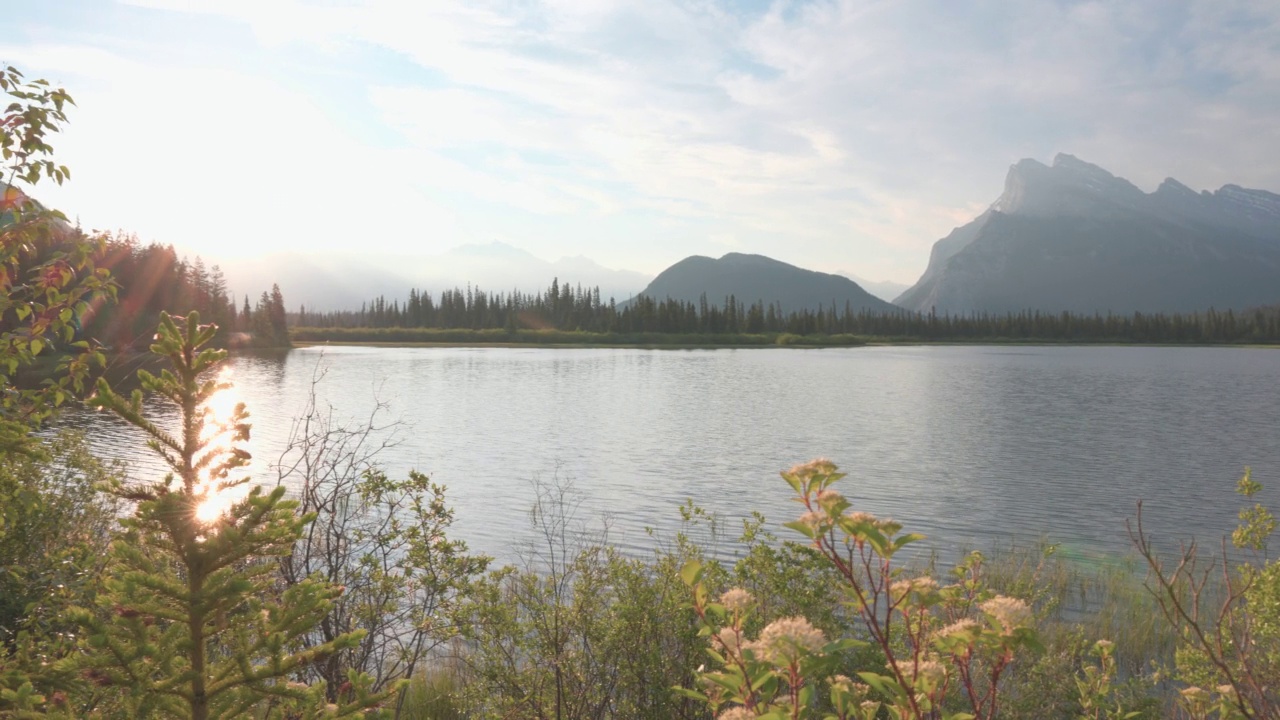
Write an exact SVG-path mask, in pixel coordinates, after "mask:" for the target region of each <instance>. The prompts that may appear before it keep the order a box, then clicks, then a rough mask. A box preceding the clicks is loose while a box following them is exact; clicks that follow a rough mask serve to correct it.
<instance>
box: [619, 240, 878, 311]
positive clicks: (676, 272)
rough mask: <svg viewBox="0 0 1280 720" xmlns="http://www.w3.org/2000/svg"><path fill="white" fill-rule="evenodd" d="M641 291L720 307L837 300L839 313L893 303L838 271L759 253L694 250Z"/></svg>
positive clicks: (822, 304) (820, 304) (816, 304)
mask: <svg viewBox="0 0 1280 720" xmlns="http://www.w3.org/2000/svg"><path fill="white" fill-rule="evenodd" d="M640 294H641V295H645V296H647V297H650V298H653V299H654V300H658V301H662V300H665V299H667V298H672V299H675V300H683V301H686V302H694V303H696V302H699V300H700V299H701V297H702V296H703V295H704V294H705V295H706V297H707V302H708V303H710V304H712V305H719V306H723V305H724V301H725V298H727V297H729V296H730V295H732V296H734V298H735V299H736V300H737V302H738V303H741V304H745V305H751V304H753V303H755V302H757V301H764V304H765V305H770V304H773V303H778V304H780V305H781V306H782V311H783V312H784V313H790V312H793V311H797V310H801V309H805V308H808V309H810V310H816V309H818V308H829V307H831V305H832V303H834V304H835V306H836V309H837V310H838V311H841V312H843V311H844V308H845V304H846V303H848V304H849V305H850V306H851V307H852V308H853V310H854V312H857V311H858V310H862V309H866V310H869V311H872V312H893V311H896V310H898V308H895V307H894V306H893V305H890V304H889V303H887V302H885V301H883V300H881V299H879V298H877V297H874V296H872V295H871V294H870V293H868V292H867V291H866V290H863V289H862V288H861V287H859V286H858V284H857V283H855V282H854V281H852V280H850V279H849V278H847V277H844V276H842V275H831V274H829V273H822V272H815V271H813V270H805V269H803V268H798V267H796V266H795V265H788V264H787V263H784V262H780V261H778V260H774V259H772V258H767V257H765V256H763V255H745V254H743V253H729V254H728V255H725V256H724V257H722V258H720V259H719V260H716V259H713V258H709V257H704V256H702V255H693V256H690V257H687V258H685V259H684V260H681V261H680V262H678V263H676V264H675V265H672V266H671V267H669V268H667V269H666V270H663V271H662V272H660V273H658V276H657V277H656V278H654V279H653V282H651V283H649V286H648V287H646V288H645V289H644V290H642V291H641V292H640Z"/></svg>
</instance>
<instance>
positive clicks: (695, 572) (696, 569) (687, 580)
mask: <svg viewBox="0 0 1280 720" xmlns="http://www.w3.org/2000/svg"><path fill="white" fill-rule="evenodd" d="M680 579H681V580H683V581H684V584H685V585H688V586H689V587H693V586H694V584H696V583H697V582H698V581H699V580H701V579H702V563H700V562H698V561H697V560H690V561H689V562H687V563H685V564H684V567H682V568H680Z"/></svg>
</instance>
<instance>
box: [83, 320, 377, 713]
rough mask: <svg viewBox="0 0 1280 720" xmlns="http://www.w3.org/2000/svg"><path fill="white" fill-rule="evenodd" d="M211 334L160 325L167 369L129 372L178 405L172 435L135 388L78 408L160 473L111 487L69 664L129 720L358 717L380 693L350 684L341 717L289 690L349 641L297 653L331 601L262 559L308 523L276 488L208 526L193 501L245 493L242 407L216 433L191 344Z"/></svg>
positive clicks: (302, 689)
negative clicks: (80, 650)
mask: <svg viewBox="0 0 1280 720" xmlns="http://www.w3.org/2000/svg"><path fill="white" fill-rule="evenodd" d="M215 332H216V328H215V327H214V326H212V325H200V324H199V315H198V314H197V313H195V312H193V313H191V314H190V315H188V316H187V318H186V319H185V320H178V321H175V320H173V319H172V318H170V317H169V316H168V315H167V314H165V315H162V316H161V323H160V330H159V333H158V334H157V341H156V343H155V344H154V345H152V346H151V351H152V352H153V353H156V354H157V355H160V356H163V357H165V358H167V359H168V360H169V362H170V363H171V365H172V370H164V371H163V372H161V374H160V375H159V376H155V375H152V374H150V373H148V372H146V371H139V373H138V377H139V380H140V381H141V385H142V387H143V389H145V390H146V391H148V392H150V393H154V394H156V395H159V396H160V397H163V398H165V399H166V400H168V401H170V402H172V403H174V404H175V405H177V406H178V408H179V409H180V417H181V427H180V428H179V429H178V430H179V432H177V433H174V432H170V430H168V429H166V428H163V427H161V426H160V425H158V424H156V423H155V422H153V421H152V420H150V419H148V418H147V417H145V416H144V415H143V408H142V391H140V390H136V391H134V393H133V396H132V397H131V398H129V399H126V398H124V397H123V396H121V395H119V394H117V393H116V392H115V391H113V390H112V389H111V388H110V387H109V386H108V385H107V384H106V383H105V381H103V382H100V383H99V386H98V392H97V394H96V395H95V396H94V398H93V399H92V400H91V403H92V404H93V405H95V406H96V407H99V408H102V409H106V410H110V411H112V412H114V413H115V414H116V415H118V416H119V417H120V418H122V419H123V420H125V421H126V422H127V423H129V424H130V425H133V426H134V427H136V428H138V429H140V430H142V431H143V433H145V435H146V436H147V438H148V439H147V444H148V446H149V447H151V449H152V450H154V451H155V452H156V453H157V454H159V455H160V457H161V458H163V460H164V462H165V463H166V464H167V465H168V466H169V467H170V468H171V469H172V472H170V473H169V474H168V475H166V476H165V477H164V478H163V479H161V480H157V481H153V482H146V483H141V484H130V485H123V484H120V485H117V486H116V487H115V488H113V490H114V492H116V493H117V494H118V495H120V496H121V497H123V498H126V499H128V500H130V501H133V502H135V503H136V510H135V512H134V514H133V516H132V517H130V518H128V519H126V520H123V521H122V524H123V526H124V532H123V534H122V535H121V536H120V537H119V538H117V539H116V540H115V541H114V542H113V543H112V545H111V552H110V555H111V557H110V565H109V570H108V571H107V574H106V577H105V579H104V588H105V589H104V591H103V592H102V593H101V594H100V596H99V611H98V612H91V611H88V610H79V611H76V612H75V613H73V616H74V618H75V620H76V621H77V622H78V623H80V624H81V625H82V626H84V628H85V631H86V632H85V636H86V643H85V649H86V653H85V655H84V656H82V657H80V658H74V659H73V660H72V661H70V662H71V663H72V664H73V665H74V666H75V668H76V669H78V670H80V671H81V672H82V673H83V674H84V675H85V676H86V677H88V678H89V679H90V680H92V681H93V682H95V683H96V684H98V685H101V686H103V687H108V688H117V689H119V690H121V692H120V693H119V696H118V698H117V701H118V702H119V703H120V705H121V708H120V710H121V711H122V712H124V713H127V714H128V716H129V717H173V718H191V719H192V720H208V719H211V718H238V717H246V716H251V717H285V716H288V717H342V716H352V715H357V714H363V713H365V712H366V710H367V709H369V708H372V707H374V706H375V705H376V704H377V703H378V702H381V701H382V700H384V699H385V698H386V697H388V696H389V694H380V695H377V696H371V695H370V694H369V693H368V692H367V688H368V685H369V682H370V680H369V678H368V677H367V676H361V675H354V674H353V675H352V676H351V677H350V678H349V679H350V685H351V687H350V688H349V689H348V688H344V690H343V699H344V701H345V702H344V704H342V705H340V706H339V705H327V704H326V703H325V701H324V695H323V690H324V688H321V687H308V686H305V685H301V684H298V683H290V682H288V680H289V679H290V678H291V677H297V676H298V674H299V672H300V671H301V670H303V669H305V667H306V666H308V665H310V664H312V663H315V662H317V661H320V660H322V659H324V658H325V657H327V656H328V655H331V654H333V653H335V652H338V651H340V650H342V649H346V648H351V647H354V646H356V645H357V644H358V643H359V640H360V637H361V633H359V632H356V633H347V634H343V635H339V636H338V637H337V638H336V639H334V640H333V641H332V642H329V643H325V644H321V645H318V646H314V647H310V648H308V649H306V650H297V649H296V648H297V647H298V645H297V641H298V639H299V638H301V637H302V636H303V635H305V634H306V633H308V632H309V631H310V630H311V629H312V628H314V627H315V626H316V625H317V624H318V623H319V622H320V621H321V620H322V619H323V618H324V617H325V616H326V615H327V613H328V612H329V609H330V606H331V603H332V602H333V600H334V599H336V598H337V597H338V596H340V595H341V594H342V589H341V588H340V587H335V586H333V585H331V584H329V583H326V582H323V581H319V580H305V581H303V582H300V583H298V584H296V585H293V586H292V587H289V588H288V589H287V590H285V591H283V592H282V593H278V591H277V590H276V589H275V578H274V575H273V573H274V570H275V560H274V558H276V557H278V556H282V555H286V554H288V553H289V552H290V551H291V550H292V548H293V547H294V544H295V543H296V542H297V541H298V539H299V538H300V537H301V536H302V533H303V532H304V530H305V528H306V526H307V524H308V523H310V522H311V521H312V519H313V517H314V516H310V515H308V516H300V515H298V514H297V512H296V507H297V503H296V502H295V501H293V500H286V499H285V497H284V490H285V489H284V488H283V487H277V488H275V489H274V490H272V491H269V492H264V491H262V489H261V488H259V487H256V486H255V487H252V488H250V489H248V492H247V493H245V494H244V497H243V499H241V500H238V501H235V502H233V503H230V504H229V506H228V507H227V508H226V510H225V511H224V512H222V513H220V514H217V513H215V515H216V516H215V517H212V518H211V517H210V513H208V512H207V508H206V503H208V502H210V501H211V500H216V499H218V498H222V497H228V496H227V495H225V494H226V493H233V495H231V496H230V497H234V496H235V495H234V493H236V492H237V489H239V490H240V491H243V490H244V489H245V486H246V484H247V483H248V480H247V478H243V477H233V476H232V473H233V472H234V471H236V470H238V469H239V468H242V467H243V466H244V465H245V464H246V463H247V462H248V459H249V454H248V453H247V452H246V451H244V450H243V449H241V448H239V447H237V444H238V443H241V442H244V441H246V440H247V439H248V437H249V423H248V422H247V419H248V413H247V412H246V411H245V409H244V405H243V404H240V405H238V406H237V407H236V408H235V409H234V410H233V411H232V413H231V416H230V418H229V420H227V421H226V422H220V421H218V420H217V419H215V418H213V417H212V415H211V414H210V413H209V412H208V411H207V410H206V403H208V401H209V400H210V399H211V398H213V397H214V396H215V395H216V394H217V393H219V392H221V391H223V390H225V389H226V388H227V387H228V385H227V383H224V382H221V381H219V380H218V379H217V378H216V375H215V373H216V371H217V370H218V367H219V365H220V364H221V363H222V362H223V360H225V358H226V351H224V350H214V349H207V348H205V347H204V346H205V345H206V344H207V343H209V341H210V340H212V339H213V337H214V333H215ZM395 689H398V688H394V689H393V690H395ZM286 714H287V715H286Z"/></svg>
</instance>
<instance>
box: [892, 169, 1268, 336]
mask: <svg viewBox="0 0 1280 720" xmlns="http://www.w3.org/2000/svg"><path fill="white" fill-rule="evenodd" d="M894 302H895V303H897V304H898V305H901V306H903V307H905V308H907V309H909V310H916V311H919V312H929V311H930V310H934V311H936V312H938V313H950V314H957V313H960V314H967V313H972V312H990V313H1005V312H1020V311H1022V310H1040V311H1045V312H1051V313H1056V312H1062V311H1070V312H1073V313H1083V314H1089V315H1092V314H1093V313H1103V314H1106V313H1108V312H1112V313H1120V314H1129V313H1133V312H1143V313H1175V312H1181V313H1187V312H1195V311H1202V310H1205V309H1207V308H1217V309H1218V310H1219V311H1222V310H1226V309H1228V308H1230V309H1234V310H1237V311H1239V310H1244V309H1248V308H1253V307H1260V306H1269V305H1274V304H1276V303H1278V302H1280V195H1275V194H1273V193H1270V192H1266V191H1264V190H1248V189H1245V188H1241V187H1239V186H1236V185H1225V186H1223V187H1222V188H1221V189H1219V190H1217V191H1215V192H1212V193H1210V192H1200V193H1197V192H1194V191H1193V190H1191V189H1190V188H1188V187H1186V186H1185V185H1183V184H1181V183H1179V182H1178V181H1176V180H1174V179H1172V178H1170V179H1167V180H1165V181H1164V183H1163V184H1161V185H1160V187H1159V188H1158V189H1157V190H1156V191H1155V192H1153V193H1144V192H1143V191H1142V190H1140V189H1138V188H1137V187H1135V186H1134V185H1133V184H1132V183H1130V182H1129V181H1127V180H1125V179H1123V178H1119V177H1116V176H1114V175H1112V174H1111V173H1109V172H1107V171H1106V170H1104V169H1102V168H1100V167H1098V166H1096V165H1091V164H1089V163H1087V162H1083V161H1081V160H1078V159H1076V158H1074V157H1072V156H1070V155H1059V156H1058V157H1057V158H1055V160H1054V162H1053V165H1052V166H1046V165H1043V164H1041V163H1039V162H1036V161H1035V160H1022V161H1020V162H1018V163H1017V164H1016V165H1014V166H1013V167H1011V168H1010V169H1009V174H1008V177H1007V178H1006V180H1005V190H1004V194H1003V195H1001V196H1000V198H999V199H998V200H996V202H995V203H994V204H992V206H991V207H990V208H989V209H988V210H987V211H986V212H984V213H983V214H982V215H980V216H978V218H976V219H975V220H974V221H973V222H971V223H969V224H968V225H965V226H963V227H960V228H957V229H956V230H955V231H953V232H952V233H951V234H950V235H948V236H947V237H945V238H943V239H941V240H939V241H938V242H937V243H936V244H935V245H934V247H933V253H932V255H931V257H930V259H929V266H928V269H926V271H925V273H924V275H923V276H922V277H921V278H920V280H919V282H917V283H916V284H915V286H913V287H912V288H910V289H908V290H907V291H906V292H904V293H903V294H902V295H900V296H899V297H898V298H896V299H895V300H894Z"/></svg>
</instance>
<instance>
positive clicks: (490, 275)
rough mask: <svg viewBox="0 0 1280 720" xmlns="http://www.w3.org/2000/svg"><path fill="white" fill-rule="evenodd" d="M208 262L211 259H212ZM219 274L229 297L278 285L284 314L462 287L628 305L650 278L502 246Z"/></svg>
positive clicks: (326, 259)
mask: <svg viewBox="0 0 1280 720" xmlns="http://www.w3.org/2000/svg"><path fill="white" fill-rule="evenodd" d="M214 261H217V259H216V258H215V259H214ZM221 266H222V269H223V271H224V272H225V273H226V275H227V277H228V278H229V279H230V280H231V282H232V283H233V285H234V287H233V288H232V290H233V291H235V292H237V293H239V294H243V293H245V292H248V293H250V295H251V299H254V298H256V297H257V295H256V294H257V293H260V292H261V291H262V289H263V288H270V287H271V284H272V283H279V284H280V288H281V290H282V291H283V292H284V296H285V300H286V302H287V303H288V305H289V308H290V309H294V308H297V307H298V306H299V305H305V306H306V307H307V308H308V309H311V310H344V309H345V310H350V309H358V308H359V307H360V304H361V303H362V302H366V301H368V300H370V299H371V298H375V297H378V296H379V295H382V296H385V297H386V298H387V300H388V302H389V301H390V300H392V299H399V300H401V301H404V299H405V298H406V297H407V296H408V294H409V290H410V288H415V289H419V290H427V291H430V292H431V293H432V294H433V295H435V296H436V297H439V294H440V292H441V291H443V290H446V289H452V288H465V287H466V286H467V284H468V283H470V284H471V286H472V287H478V288H480V289H483V290H485V291H489V292H502V293H508V292H511V291H512V290H513V289H519V290H520V291H522V292H529V293H533V292H542V291H543V290H545V289H546V288H547V286H549V285H551V281H552V280H554V279H556V278H559V280H560V282H562V283H564V282H568V283H571V284H574V285H582V287H584V288H593V287H599V288H600V296H601V297H602V298H610V297H613V298H616V299H617V300H618V301H623V300H626V299H627V298H630V297H631V296H632V295H635V293H636V292H637V291H638V290H639V289H640V288H642V287H644V285H645V283H647V282H648V281H649V279H650V276H648V275H645V274H643V273H638V272H633V271H630V270H613V269H610V268H606V267H604V266H602V265H600V264H599V263H596V262H595V261H593V260H590V259H588V258H585V257H582V256H576V257H566V258H561V259H559V260H556V261H554V262H549V261H547V260H543V259H541V258H539V257H536V256H534V255H532V254H530V253H528V252H526V251H524V250H522V249H520V248H517V247H513V246H511V245H508V244H506V243H501V242H493V243H487V244H469V245H461V246H459V247H456V248H453V249H452V250H449V251H447V252H444V253H440V254H437V255H400V256H392V257H381V256H380V257H373V256H369V255H354V254H311V255H305V254H280V255H273V256H268V257H265V258H254V259H252V260H235V259H232V260H226V261H222V262H221Z"/></svg>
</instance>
